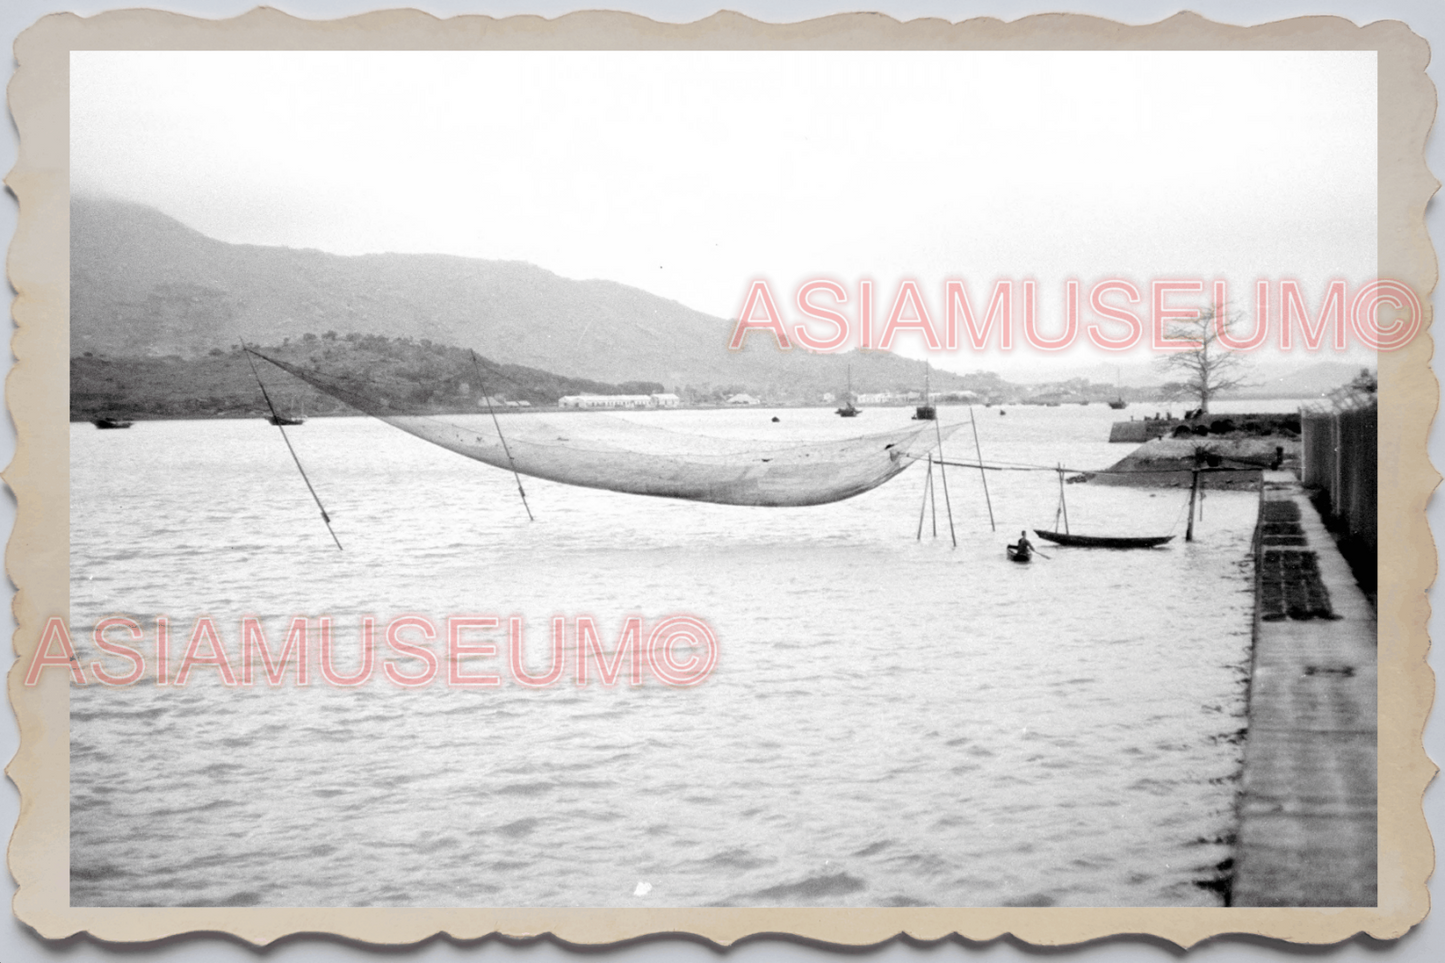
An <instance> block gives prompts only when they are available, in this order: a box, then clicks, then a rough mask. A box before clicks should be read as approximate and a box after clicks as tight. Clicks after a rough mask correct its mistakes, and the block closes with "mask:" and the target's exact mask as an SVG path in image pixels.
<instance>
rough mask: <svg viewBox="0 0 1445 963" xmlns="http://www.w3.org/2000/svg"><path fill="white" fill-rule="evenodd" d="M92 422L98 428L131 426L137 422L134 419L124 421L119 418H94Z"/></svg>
mask: <svg viewBox="0 0 1445 963" xmlns="http://www.w3.org/2000/svg"><path fill="white" fill-rule="evenodd" d="M90 423H91V424H92V425H95V427H97V428H129V427H130V426H131V425H133V424H135V422H133V421H122V420H120V419H119V418H92V419H90Z"/></svg>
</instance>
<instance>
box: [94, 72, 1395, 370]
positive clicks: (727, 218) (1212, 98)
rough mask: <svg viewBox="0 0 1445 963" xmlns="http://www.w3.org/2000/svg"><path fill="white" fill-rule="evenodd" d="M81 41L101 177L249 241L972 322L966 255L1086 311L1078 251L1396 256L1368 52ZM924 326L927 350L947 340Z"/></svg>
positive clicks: (1065, 361) (1295, 259)
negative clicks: (152, 45)
mask: <svg viewBox="0 0 1445 963" xmlns="http://www.w3.org/2000/svg"><path fill="white" fill-rule="evenodd" d="M71 65H72V79H71V106H72V112H71V124H72V151H71V164H72V167H71V183H72V190H74V191H76V192H78V193H98V194H106V195H111V196H116V197H121V198H125V199H128V200H134V201H139V202H142V203H146V204H150V205H153V206H155V207H157V208H159V209H160V210H162V211H164V212H166V213H167V214H170V215H172V216H174V217H176V218H178V219H179V220H181V221H182V222H184V223H186V224H188V225H190V226H192V227H194V228H196V229H198V230H200V231H202V232H203V233H205V234H208V235H210V236H212V237H216V238H219V239H222V240H226V241H233V242H245V243H253V244H270V245H285V246H291V247H308V248H319V249H322V250H325V251H331V252H335V253H339V254H359V253H368V252H381V251H403V252H444V253H451V254H458V255H464V256H469V257H479V258H490V259H500V260H521V261H528V262H531V263H534V264H537V265H540V266H542V267H545V268H547V269H549V270H552V271H554V272H556V273H558V274H560V275H563V276H565V277H570V278H578V279H585V278H604V279H608V280H613V281H619V282H621V283H624V284H629V285H633V286H636V287H639V288H643V289H645V290H647V291H650V292H653V293H655V294H659V295H662V296H664V297H667V298H671V299H674V300H676V301H679V302H681V303H683V304H686V305H688V306H689V307H692V308H696V309H697V310H700V311H704V312H707V313H709V314H713V315H717V316H720V317H729V318H736V317H737V315H738V313H739V311H740V309H741V308H742V305H743V300H744V296H745V295H746V293H747V291H748V289H749V287H750V285H751V283H752V282H753V281H755V280H766V281H768V282H769V285H770V288H771V290H772V291H773V292H774V293H775V295H776V297H777V299H778V303H779V308H780V311H781V313H782V315H783V317H784V319H785V321H786V322H787V323H788V324H789V325H790V326H791V325H792V324H794V323H797V322H799V321H802V320H803V319H802V317H801V315H800V314H799V313H798V311H797V310H796V307H795V306H794V303H793V302H794V297H795V294H796V291H797V288H798V287H799V286H800V285H801V284H802V283H803V282H805V281H807V280H812V279H815V278H827V279H831V280H834V281H837V282H838V283H840V284H841V285H842V286H843V289H844V290H845V291H846V292H848V298H849V303H848V304H846V305H843V306H842V308H841V310H842V311H843V312H844V313H845V314H846V315H849V316H850V317H856V312H857V307H858V306H857V291H858V282H859V281H860V280H862V279H869V280H871V281H872V282H873V284H874V290H875V293H874V302H875V305H874V313H875V315H877V316H878V318H877V320H876V321H875V324H877V325H879V326H881V325H882V323H883V315H885V314H886V313H887V311H888V309H889V307H890V305H891V304H892V301H893V299H894V296H895V293H896V292H897V290H898V289H899V286H900V284H901V283H902V282H903V281H905V280H914V281H916V282H917V283H918V286H919V290H920V291H921V292H922V294H923V296H924V300H925V306H926V307H927V308H928V310H929V311H930V314H931V315H932V316H933V318H934V320H935V321H936V322H937V323H939V324H940V325H941V321H942V312H943V302H944V299H943V292H944V284H945V282H946V281H947V280H953V279H958V280H962V281H964V283H965V285H966V286H967V289H968V291H969V293H970V295H971V297H972V298H973V299H974V301H975V302H979V301H982V300H983V299H985V298H986V296H987V294H988V293H989V291H990V290H991V289H992V286H993V284H994V282H995V281H996V280H997V279H1000V278H1011V279H1014V280H1016V281H1022V280H1023V279H1026V278H1027V279H1034V280H1035V281H1036V282H1037V284H1038V292H1039V301H1038V310H1039V313H1040V318H1041V324H1042V326H1043V328H1044V329H1045V331H1046V332H1055V331H1057V330H1059V329H1060V328H1061V326H1062V316H1063V293H1064V283H1065V281H1067V280H1069V279H1078V280H1080V281H1081V282H1082V283H1083V285H1084V293H1085V296H1086V297H1087V292H1088V288H1089V286H1090V285H1092V284H1093V283H1095V282H1097V281H1100V280H1102V279H1106V278H1115V277H1122V278H1127V279H1129V280H1132V281H1133V282H1134V283H1135V284H1136V285H1138V286H1140V287H1141V288H1142V289H1144V292H1145V297H1146V299H1147V285H1148V284H1149V283H1150V282H1151V281H1153V280H1157V279H1167V278H1176V277H1185V278H1201V279H1205V280H1213V279H1216V278H1223V279H1226V280H1227V281H1228V282H1229V284H1230V299H1231V303H1232V305H1234V306H1236V307H1240V306H1243V307H1248V309H1249V310H1248V312H1247V315H1248V320H1246V321H1245V324H1246V329H1247V328H1248V326H1249V325H1252V323H1253V322H1252V318H1253V308H1252V304H1253V289H1254V283H1255V281H1256V280H1257V279H1262V278H1263V279H1270V280H1272V281H1278V280H1280V279H1286V278H1290V279H1298V280H1299V281H1300V282H1301V283H1302V285H1303V290H1304V292H1305V294H1306V298H1307V302H1308V305H1309V307H1310V310H1312V311H1314V310H1318V307H1319V304H1320V302H1321V301H1322V300H1323V295H1324V290H1325V285H1326V283H1327V282H1328V281H1330V280H1333V279H1336V278H1340V279H1344V280H1346V281H1347V282H1348V284H1349V285H1350V289H1351V291H1353V290H1354V289H1355V287H1356V286H1357V285H1359V284H1362V283H1364V282H1365V281H1367V280H1369V279H1370V278H1372V277H1373V276H1374V274H1375V243H1376V134H1375V130H1376V74H1375V54H1374V53H1373V52H1369V51H1364V52H1359V51H1299V52H1296V51H1251V52H1219V51H1182V52H1168V51H1166V52H1159V51H1147V52H1073V51H1040V52H1016V51H1015V52H953V51H926V52H917V51H912V52H878V51H870V52H844V51H827V52H796V51H794V52H744V51H717V52H637V51H631V52H587V51H507V52H442V53H439V52H358V51H346V52H316V51H302V52H296V51H279V52H270V51H224V52H217V51H213V52H109V51H87V52H77V53H75V54H73V55H72V64H71ZM1175 300H1176V301H1178V302H1179V303H1182V304H1186V305H1188V304H1190V303H1198V304H1201V305H1202V304H1205V303H1206V301H1207V297H1205V296H1201V297H1199V298H1197V299H1194V300H1192V301H1191V299H1189V298H1187V297H1183V298H1176V299H1175ZM978 306H979V307H982V305H981V304H979V305H978ZM1021 308H1022V305H1021V304H1018V305H1016V310H1021ZM1139 310H1144V311H1147V302H1146V304H1144V305H1141V306H1139ZM1086 312H1087V307H1086ZM1145 317H1146V318H1147V314H1146V315H1145ZM818 330H820V331H821V330H822V329H818ZM1110 333H1116V331H1115V329H1110ZM1081 340H1082V339H1081ZM895 350H898V351H899V352H900V353H904V354H909V355H911V356H915V357H919V356H922V354H923V339H922V338H921V337H919V336H918V335H916V334H914V335H905V336H904V337H902V338H901V339H900V340H899V341H898V342H897V344H896V348H895ZM1151 357H1152V355H1151V352H1150V350H1149V348H1148V346H1147V343H1146V344H1145V345H1142V346H1141V347H1140V348H1139V349H1137V350H1135V351H1133V352H1131V353H1129V354H1128V355H1126V356H1119V355H1112V354H1108V355H1106V354H1104V353H1102V352H1099V351H1097V350H1095V349H1092V348H1090V347H1089V346H1087V345H1085V344H1080V345H1079V346H1077V347H1075V348H1073V349H1070V350H1069V351H1065V352H1060V353H1059V354H1058V355H1047V356H1046V355H1042V354H1041V353H1040V352H1038V351H1036V350H1034V349H1032V348H1030V347H1028V346H1020V347H1016V348H1015V350H1014V351H1012V352H1010V353H1008V354H1002V353H1000V352H998V351H997V350H996V349H990V351H988V352H986V353H984V354H980V353H977V352H974V351H972V350H970V349H968V348H966V347H965V348H964V350H962V351H960V352H958V353H956V354H947V353H942V354H938V353H935V354H933V358H934V361H935V362H936V363H938V364H939V365H940V366H941V367H943V368H945V369H949V370H955V371H971V370H976V369H979V368H990V369H993V370H999V371H1001V372H1003V373H1005V374H1008V373H1010V372H1013V371H1019V370H1022V369H1029V370H1033V369H1036V368H1037V367H1038V366H1039V365H1040V364H1049V365H1053V366H1054V367H1056V368H1057V367H1062V366H1076V367H1077V366H1087V365H1091V364H1101V363H1107V364H1108V365H1109V366H1111V367H1112V366H1113V365H1116V364H1129V363H1136V364H1140V365H1142V364H1144V363H1147V362H1148V361H1149V360H1150V358H1151ZM1292 357H1293V358H1295V359H1296V360H1299V361H1301V362H1304V361H1313V360H1346V361H1350V362H1352V363H1368V362H1369V360H1370V359H1369V357H1368V356H1365V355H1362V354H1360V353H1351V354H1348V355H1345V356H1340V355H1336V354H1334V353H1333V352H1332V351H1331V350H1329V349H1325V350H1324V351H1322V352H1320V353H1318V354H1308V353H1305V352H1301V351H1298V350H1297V351H1296V352H1295V353H1294V354H1293V355H1292ZM1276 360H1279V359H1278V358H1276V357H1273V356H1269V353H1268V352H1262V353H1261V357H1260V361H1261V362H1267V361H1268V362H1272V361H1276Z"/></svg>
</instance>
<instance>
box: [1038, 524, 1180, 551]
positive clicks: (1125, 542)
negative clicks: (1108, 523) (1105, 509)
mask: <svg viewBox="0 0 1445 963" xmlns="http://www.w3.org/2000/svg"><path fill="white" fill-rule="evenodd" d="M1034 532H1035V533H1036V534H1037V535H1038V536H1039V538H1043V539H1047V540H1048V541H1050V542H1053V543H1055V544H1057V545H1068V546H1071V547H1073V548H1154V547H1156V546H1159V545H1163V544H1164V543H1165V542H1169V541H1173V539H1174V536H1173V535H1147V536H1141V537H1122V538H1110V537H1105V536H1100V535H1071V534H1069V533H1068V532H1046V531H1044V530H1043V529H1042V528H1036V529H1034Z"/></svg>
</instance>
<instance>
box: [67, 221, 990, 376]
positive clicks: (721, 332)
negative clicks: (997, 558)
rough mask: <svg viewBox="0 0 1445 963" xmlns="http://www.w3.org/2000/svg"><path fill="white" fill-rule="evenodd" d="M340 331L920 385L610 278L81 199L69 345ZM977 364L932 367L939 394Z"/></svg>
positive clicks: (200, 343) (859, 357)
mask: <svg viewBox="0 0 1445 963" xmlns="http://www.w3.org/2000/svg"><path fill="white" fill-rule="evenodd" d="M327 331H334V332H336V333H338V334H341V335H345V334H350V333H356V334H360V335H381V336H386V337H393V336H411V337H414V338H429V339H432V340H435V341H440V342H445V343H448V344H454V345H458V346H460V347H464V348H469V349H472V350H475V351H477V352H479V353H480V354H483V355H485V356H487V357H490V358H494V359H496V360H497V361H499V362H502V363H509V364H520V365H525V366H529V367H533V368H538V369H542V370H546V371H551V372H555V373H556V374H558V375H561V376H564V377H573V378H588V379H594V380H597V381H603V382H611V383H618V382H623V381H652V382H657V383H661V384H664V385H666V386H667V387H668V388H669V389H673V388H680V387H683V386H691V387H698V388H705V387H715V386H720V385H732V386H736V387H737V388H738V389H739V390H748V391H751V392H753V393H758V394H764V395H768V396H772V397H776V398H780V399H788V398H794V399H802V398H805V397H811V398H814V399H815V398H816V396H817V395H818V394H819V393H820V392H823V391H833V392H838V393H841V392H842V390H843V388H844V386H845V384H846V382H847V379H848V377H849V375H850V373H851V377H852V381H853V387H854V390H856V391H859V392H866V391H884V390H899V389H914V390H916V389H919V388H921V387H922V383H923V380H924V363H923V362H921V361H912V360H909V359H905V358H902V357H898V356H896V355H891V354H885V353H880V352H849V353H848V354H846V355H836V354H833V355H824V354H813V353H809V352H806V351H803V350H802V349H797V348H795V349H793V350H792V351H787V352H784V351H779V350H777V349H776V347H775V346H774V345H773V343H772V340H771V339H770V338H765V337H755V338H750V339H749V341H748V345H747V347H745V348H744V349H743V350H741V351H735V352H734V351H729V350H728V349H727V340H728V337H729V336H730V335H731V333H732V322H731V321H727V320H725V319H722V318H715V317H712V316H709V315H706V314H704V313H702V312H700V311H695V310H693V309H692V308H689V307H687V306H686V305H683V304H681V303H679V302H677V301H672V300H669V299H667V298H663V297H660V296H658V295H654V294H651V293H649V292H647V291H643V290H641V289H639V288H633V287H629V286H627V285H624V284H621V283H619V282H616V281H611V280H607V279H602V278H592V279H586V280H574V279H570V278H565V277H562V276H561V275H558V274H556V273H555V272H552V271H550V270H548V269H546V268H542V267H538V266H536V265H533V264H530V263H527V262H524V261H516V260H508V261H488V260H480V259H476V258H467V257H463V256H460V255H455V254H410V253H369V254H358V255H340V254H332V253H329V252H325V251H319V250H316V249H314V248H305V249H301V248H284V247H270V246H265V245H255V244H234V243H231V242H227V241H221V240H217V239H215V238H211V237H209V236H207V235H205V234H203V233H202V232H200V231H197V230H196V229H194V228H191V227H188V226H187V225H185V224H182V223H181V222H180V221H178V220H176V219H175V218H172V217H170V216H169V215H167V214H164V213H163V212H161V211H158V210H156V209H154V208H151V207H147V206H145V205H141V204H135V203H132V202H129V201H121V200H115V199H112V198H99V197H91V196H77V197H76V198H73V199H72V202H71V353H72V354H73V355H84V353H85V352H87V351H88V352H92V353H94V354H112V355H129V356H138V357H162V356H165V355H170V354H178V355H181V356H183V357H197V356H200V355H204V354H205V353H207V352H208V351H210V350H212V349H215V348H221V349H225V350H229V349H230V348H231V347H232V346H234V345H236V344H238V343H241V342H243V341H245V342H269V343H279V342H281V341H282V340H283V339H285V338H287V337H292V338H295V337H300V336H302V335H304V334H307V333H314V334H317V335H320V334H323V333H325V332H327ZM971 377H972V376H960V375H954V374H950V373H947V372H942V371H938V370H935V371H934V372H933V374H932V380H933V384H934V386H935V387H936V388H937V389H939V390H957V389H962V388H967V387H968V386H969V383H970V378H971Z"/></svg>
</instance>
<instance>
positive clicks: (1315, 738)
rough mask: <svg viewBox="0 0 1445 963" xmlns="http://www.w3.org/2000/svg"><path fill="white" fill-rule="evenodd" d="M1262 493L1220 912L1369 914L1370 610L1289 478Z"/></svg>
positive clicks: (1276, 477) (1268, 478) (1372, 871)
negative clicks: (1228, 873) (1227, 885)
mask: <svg viewBox="0 0 1445 963" xmlns="http://www.w3.org/2000/svg"><path fill="white" fill-rule="evenodd" d="M1263 485H1264V487H1263V491H1262V494H1261V504H1260V509H1261V511H1260V528H1259V531H1258V533H1257V536H1256V555H1255V563H1256V564H1255V569H1256V579H1257V581H1256V594H1255V599H1256V601H1255V621H1254V659H1253V672H1252V675H1251V678H1250V686H1249V731H1248V735H1247V738H1246V741H1245V752H1244V772H1243V776H1242V786H1241V788H1242V795H1241V798H1240V823H1239V833H1238V845H1237V850H1236V857H1235V867H1234V869H1235V875H1234V881H1233V889H1232V903H1233V905H1235V906H1374V905H1375V903H1376V891H1377V889H1376V874H1377V822H1378V797H1377V792H1376V783H1377V759H1378V747H1377V746H1378V744H1377V723H1376V707H1377V702H1378V692H1377V688H1376V671H1375V669H1376V651H1377V647H1376V624H1375V611H1374V609H1373V608H1372V607H1371V605H1370V603H1369V600H1368V599H1367V598H1366V597H1365V595H1364V593H1363V592H1361V591H1360V588H1359V586H1358V585H1357V584H1356V582H1355V579H1354V576H1353V575H1352V574H1351V572H1350V568H1349V565H1348V564H1347V563H1346V562H1345V560H1344V558H1343V556H1341V555H1340V553H1339V550H1338V549H1337V548H1336V547H1335V543H1334V539H1333V538H1331V536H1330V534H1329V532H1327V531H1326V530H1325V528H1324V525H1323V523H1322V522H1321V521H1320V517H1319V514H1318V512H1316V511H1315V509H1314V506H1313V505H1311V504H1310V502H1309V499H1308V498H1307V497H1306V496H1305V493H1304V490H1303V489H1302V488H1301V486H1300V484H1299V482H1298V481H1297V480H1296V479H1295V477H1294V476H1293V475H1292V474H1289V473H1287V472H1272V471H1271V472H1265V473H1264V483H1263ZM1290 506H1293V507H1290Z"/></svg>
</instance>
